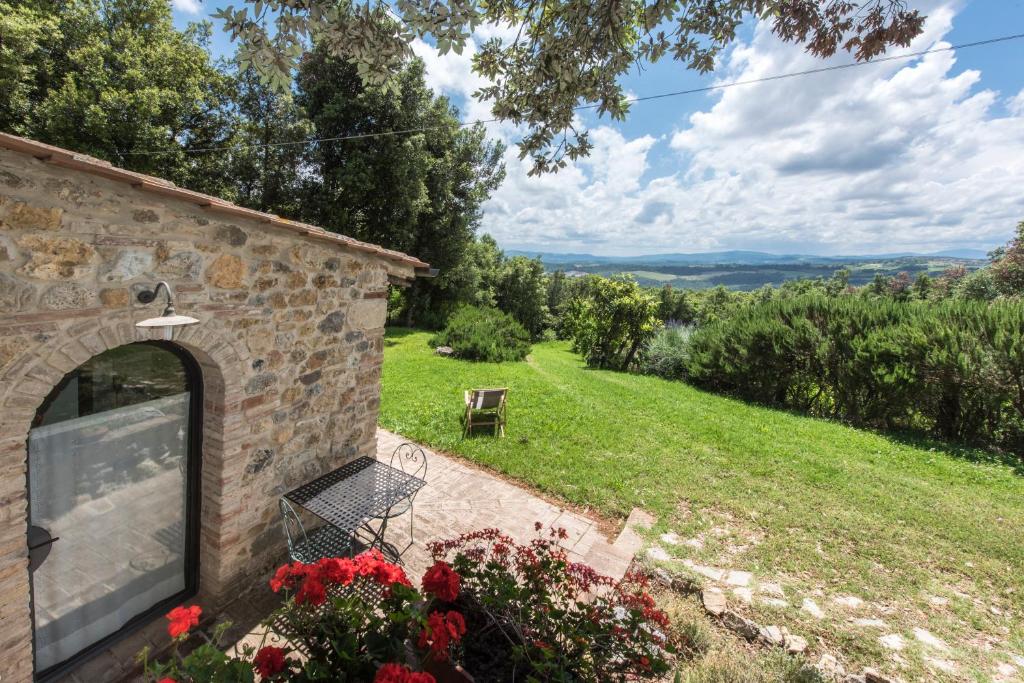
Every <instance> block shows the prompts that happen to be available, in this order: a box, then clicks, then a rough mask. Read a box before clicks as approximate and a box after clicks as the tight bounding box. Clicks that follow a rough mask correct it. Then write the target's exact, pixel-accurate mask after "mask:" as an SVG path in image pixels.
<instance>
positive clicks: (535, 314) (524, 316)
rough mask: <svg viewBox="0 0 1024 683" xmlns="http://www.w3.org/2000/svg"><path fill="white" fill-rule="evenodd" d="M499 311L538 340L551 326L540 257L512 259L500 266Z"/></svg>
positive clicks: (545, 277)
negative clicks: (513, 319) (517, 322)
mask: <svg viewBox="0 0 1024 683" xmlns="http://www.w3.org/2000/svg"><path fill="white" fill-rule="evenodd" d="M496 291H497V299H498V308H500V309H501V310H503V311H505V312H506V313H508V314H510V315H511V316H512V317H513V318H515V319H516V320H518V321H519V323H520V324H521V325H522V326H523V327H525V328H526V330H527V331H528V332H529V333H530V336H531V337H533V338H534V339H539V338H540V336H541V334H542V333H543V332H544V330H545V329H547V327H548V326H549V325H550V322H551V313H550V312H549V310H548V304H547V298H548V291H547V275H545V273H544V264H543V263H541V260H540V259H539V258H535V259H530V258H526V257H525V256H514V257H512V258H510V259H508V260H506V261H505V262H504V263H503V264H502V266H501V272H500V274H499V276H498V286H497V289H496Z"/></svg>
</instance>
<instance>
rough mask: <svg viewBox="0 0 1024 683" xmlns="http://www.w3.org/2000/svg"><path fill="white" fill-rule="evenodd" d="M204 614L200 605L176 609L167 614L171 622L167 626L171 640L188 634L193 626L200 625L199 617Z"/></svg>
mask: <svg viewBox="0 0 1024 683" xmlns="http://www.w3.org/2000/svg"><path fill="white" fill-rule="evenodd" d="M202 613H203V609H202V608H201V607H200V606H199V605H192V606H191V607H184V606H179V607H175V608H174V609H172V610H171V611H170V612H168V613H167V618H168V619H169V620H170V622H171V623H170V624H168V625H167V632H168V633H169V634H171V638H177V637H178V636H181V635H184V634H186V633H188V631H189V629H191V628H192V627H193V626H198V625H199V615H200V614H202Z"/></svg>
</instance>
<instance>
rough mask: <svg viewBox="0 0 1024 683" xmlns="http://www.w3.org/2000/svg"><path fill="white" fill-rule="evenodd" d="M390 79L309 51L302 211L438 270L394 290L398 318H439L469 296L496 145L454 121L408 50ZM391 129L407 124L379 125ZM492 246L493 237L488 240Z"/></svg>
mask: <svg viewBox="0 0 1024 683" xmlns="http://www.w3.org/2000/svg"><path fill="white" fill-rule="evenodd" d="M396 84H397V85H396V88H392V89H386V88H379V87H368V86H366V85H364V83H363V81H362V79H361V78H360V77H359V73H358V71H357V68H356V66H355V65H353V64H352V63H351V62H349V61H347V60H342V59H337V58H335V57H332V56H331V55H330V54H329V52H328V50H327V49H326V48H324V47H322V46H321V47H318V48H317V49H315V50H314V51H313V52H311V53H310V54H308V55H307V56H306V57H305V58H304V59H303V62H302V68H301V70H300V72H299V76H298V81H297V86H298V92H297V96H296V101H297V102H298V104H299V105H301V106H302V107H303V108H304V109H305V111H306V113H307V114H308V116H309V119H310V121H311V122H312V125H313V129H314V134H315V135H316V136H317V137H318V138H324V137H332V138H337V137H348V136H361V137H358V138H355V139H347V140H339V141H336V142H327V143H323V144H319V145H316V146H315V147H314V148H312V150H311V152H310V153H309V154H308V155H307V157H306V165H307V168H308V171H309V173H308V176H307V179H306V182H305V188H304V191H303V195H304V200H303V207H302V217H303V218H304V219H305V220H308V221H309V222H311V223H315V224H317V225H321V226H323V227H324V228H327V229H329V230H334V231H337V232H341V233H344V234H346V235H350V236H352V237H355V238H357V239H361V240H366V241H369V242H373V243H375V244H381V245H383V246H385V247H389V248H391V249H398V250H400V251H405V252H408V253H411V254H416V255H417V256H418V257H420V258H422V259H423V260H424V261H427V262H428V263H430V264H431V265H432V266H433V267H435V268H438V270H439V271H440V273H439V275H438V277H437V278H432V279H423V278H420V279H417V280H416V281H415V282H414V283H413V284H412V285H411V286H410V288H409V289H408V290H406V292H405V293H404V295H403V297H402V306H403V309H404V310H403V313H402V315H401V319H403V320H404V322H405V324H407V325H410V326H411V325H413V324H417V323H418V324H422V325H426V326H428V327H439V326H441V325H442V324H443V323H444V320H445V319H446V318H447V316H448V314H449V313H451V311H452V310H454V308H455V306H456V305H458V303H460V302H469V303H476V304H483V305H487V302H485V301H479V300H476V299H477V297H476V296H475V294H474V289H475V288H476V287H477V286H479V285H481V284H483V285H486V283H482V282H481V280H480V279H479V277H480V276H481V273H480V272H474V270H473V269H474V268H475V264H474V263H473V261H472V260H471V259H472V257H473V253H472V251H473V240H474V236H475V233H476V230H477V227H478V226H479V223H480V218H481V206H482V205H483V203H484V202H485V201H486V200H487V198H488V197H489V196H490V194H491V192H492V191H493V190H494V189H496V188H497V187H498V185H499V184H500V183H501V181H502V180H503V179H504V176H505V169H504V165H503V164H502V163H501V157H502V154H503V153H504V147H503V146H502V145H501V144H500V143H497V142H490V141H488V140H487V137H486V134H485V131H484V128H483V126H470V127H466V126H462V125H461V123H460V122H459V118H458V112H457V111H456V110H455V108H454V107H452V106H451V104H450V103H449V102H448V100H447V98H444V97H437V96H435V95H434V94H433V92H431V90H430V89H429V88H428V87H427V85H426V82H425V80H424V76H423V63H422V62H421V61H419V60H413V61H411V62H410V63H408V64H407V65H406V66H405V67H404V68H403V70H402V71H401V72H400V73H399V74H398V77H397V80H396ZM395 129H403V130H407V129H415V130H416V131H417V132H416V133H415V134H410V135H404V136H398V135H378V133H381V132H386V131H389V130H395ZM494 248H495V249H496V248H497V245H494Z"/></svg>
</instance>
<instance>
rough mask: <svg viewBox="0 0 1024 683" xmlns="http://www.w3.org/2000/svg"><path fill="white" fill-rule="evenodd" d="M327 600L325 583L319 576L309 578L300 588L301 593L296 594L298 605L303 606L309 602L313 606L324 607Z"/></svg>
mask: <svg viewBox="0 0 1024 683" xmlns="http://www.w3.org/2000/svg"><path fill="white" fill-rule="evenodd" d="M326 600H327V589H326V588H324V583H323V581H321V580H320V577H319V575H317V574H311V575H309V576H307V577H306V580H305V581H303V582H302V585H301V586H300V587H299V592H297V593H296V594H295V604H296V605H303V604H305V603H307V602H308V603H309V604H311V605H322V604H324V602H325V601H326Z"/></svg>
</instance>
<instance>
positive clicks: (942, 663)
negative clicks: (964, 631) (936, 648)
mask: <svg viewBox="0 0 1024 683" xmlns="http://www.w3.org/2000/svg"><path fill="white" fill-rule="evenodd" d="M924 663H925V664H927V665H928V666H930V667H932V668H933V669H938V670H939V671H944V672H945V673H948V674H951V673H955V672H956V662H954V661H952V660H950V659H938V658H936V657H925V658H924Z"/></svg>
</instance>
